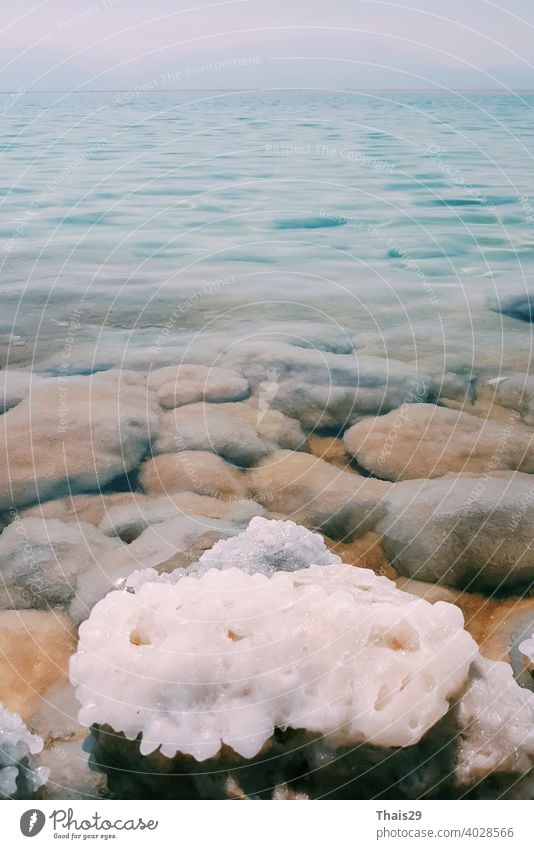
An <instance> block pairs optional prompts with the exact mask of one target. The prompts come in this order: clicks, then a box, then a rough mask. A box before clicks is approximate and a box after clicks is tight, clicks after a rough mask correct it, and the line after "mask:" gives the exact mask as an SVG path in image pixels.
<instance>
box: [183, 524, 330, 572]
mask: <svg viewBox="0 0 534 849" xmlns="http://www.w3.org/2000/svg"><path fill="white" fill-rule="evenodd" d="M312 563H314V564H316V565H319V566H328V565H332V564H334V563H336V564H338V563H341V558H340V557H338V556H337V554H332V552H331V551H329V550H328V548H327V547H326V545H325V544H324V540H323V538H322V536H321V535H320V534H314V533H313V532H312V531H309V530H308V529H307V528H303V527H302V525H296V524H295V522H284V521H273V520H269V519H264V518H263V517H261V516H256V518H254V519H252V521H251V522H250V524H249V526H248V528H247V529H246V531H243V532H242V533H240V534H238V536H236V537H233V538H231V539H222V540H219V542H216V543H215V545H214V546H213V548H211V549H209V551H206V552H205V553H204V554H203V555H202V557H201V558H200V560H199V562H198V564H196V566H194V567H192V569H191V571H194V572H196V574H198V575H203V574H204V572H207V571H208V569H231V568H232V567H233V566H235V567H237V568H238V569H241V571H242V572H247V573H249V574H251V575H252V574H254V573H255V572H261V573H262V574H263V575H272V573H273V572H278V571H281V570H283V571H285V572H296V571H297V570H298V569H305V568H306V567H307V566H310V565H311V564H312Z"/></svg>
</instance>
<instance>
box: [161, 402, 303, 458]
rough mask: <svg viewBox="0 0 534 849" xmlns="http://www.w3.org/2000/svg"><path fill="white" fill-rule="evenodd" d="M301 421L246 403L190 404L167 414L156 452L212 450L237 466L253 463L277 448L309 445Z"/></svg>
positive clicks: (299, 447)
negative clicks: (258, 408) (306, 442)
mask: <svg viewBox="0 0 534 849" xmlns="http://www.w3.org/2000/svg"><path fill="white" fill-rule="evenodd" d="M305 441H306V438H305V436H304V433H303V432H302V430H301V428H300V425H299V424H298V422H296V421H294V420H293V419H290V418H288V417H287V416H284V415H283V414H282V413H279V412H277V411H276V410H269V409H267V410H264V411H260V410H257V409H255V408H254V407H253V406H251V405H250V404H248V403H246V402H239V403H233V404H188V405H187V406H186V407H179V408H178V409H176V410H172V411H169V412H167V413H163V415H162V417H161V433H160V436H159V438H158V440H157V442H156V453H158V454H165V453H169V452H177V451H188V450H193V451H212V452H213V453H215V454H220V456H221V457H223V458H224V459H225V460H228V461H229V462H230V463H235V464H236V465H237V466H250V465H252V464H253V463H256V462H258V460H261V459H262V457H265V456H266V455H267V454H269V453H270V452H271V451H274V450H275V449H277V448H292V449H295V450H298V449H304V448H305Z"/></svg>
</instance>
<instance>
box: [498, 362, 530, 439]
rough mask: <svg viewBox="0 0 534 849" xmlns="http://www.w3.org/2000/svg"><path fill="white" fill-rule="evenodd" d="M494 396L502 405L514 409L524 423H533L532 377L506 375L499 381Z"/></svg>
mask: <svg viewBox="0 0 534 849" xmlns="http://www.w3.org/2000/svg"><path fill="white" fill-rule="evenodd" d="M496 396H497V399H498V401H499V402H500V403H501V404H502V405H503V407H509V408H510V409H512V410H516V411H517V412H518V413H519V414H520V415H521V417H522V419H523V420H524V421H525V422H526V424H528V425H530V426H532V425H534V377H532V376H531V375H528V374H515V373H512V374H510V375H507V376H506V377H503V379H502V381H500V382H499V384H498V386H497V389H496Z"/></svg>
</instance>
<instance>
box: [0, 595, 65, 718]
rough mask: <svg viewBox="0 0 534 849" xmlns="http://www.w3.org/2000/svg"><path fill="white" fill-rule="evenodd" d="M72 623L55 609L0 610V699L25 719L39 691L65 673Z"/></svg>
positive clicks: (33, 705)
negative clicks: (50, 610) (52, 610)
mask: <svg viewBox="0 0 534 849" xmlns="http://www.w3.org/2000/svg"><path fill="white" fill-rule="evenodd" d="M75 648H76V638H75V633H74V627H73V625H72V622H70V621H69V620H68V619H67V617H66V616H63V615H61V614H60V613H57V612H56V611H54V612H53V613H52V612H48V611H44V610H1V611H0V703H2V704H3V705H4V707H6V708H7V709H8V710H10V711H14V712H15V713H18V714H20V716H21V717H22V718H23V720H24V721H25V722H29V720H30V717H31V716H32V713H33V711H34V709H35V707H36V705H37V704H38V703H39V701H40V699H41V697H42V695H43V694H44V693H45V692H46V691H47V690H48V689H49V687H51V686H52V685H53V684H55V683H56V682H58V681H61V680H64V679H65V678H66V676H67V665H68V659H69V657H70V655H71V654H72V653H73V652H74V650H75Z"/></svg>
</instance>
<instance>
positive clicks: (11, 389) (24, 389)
mask: <svg viewBox="0 0 534 849" xmlns="http://www.w3.org/2000/svg"><path fill="white" fill-rule="evenodd" d="M40 380H41V378H40V377H39V375H37V374H34V373H33V372H31V371H19V370H17V369H6V370H4V371H2V372H1V373H0V413H5V412H6V411H7V410H10V409H11V407H16V406H17V404H20V402H21V401H23V400H24V398H26V397H27V396H28V395H29V392H30V389H31V387H32V386H36V385H37V384H38V383H39V381H40Z"/></svg>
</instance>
